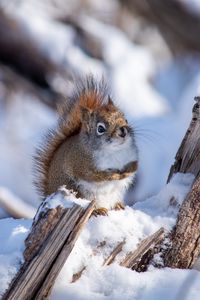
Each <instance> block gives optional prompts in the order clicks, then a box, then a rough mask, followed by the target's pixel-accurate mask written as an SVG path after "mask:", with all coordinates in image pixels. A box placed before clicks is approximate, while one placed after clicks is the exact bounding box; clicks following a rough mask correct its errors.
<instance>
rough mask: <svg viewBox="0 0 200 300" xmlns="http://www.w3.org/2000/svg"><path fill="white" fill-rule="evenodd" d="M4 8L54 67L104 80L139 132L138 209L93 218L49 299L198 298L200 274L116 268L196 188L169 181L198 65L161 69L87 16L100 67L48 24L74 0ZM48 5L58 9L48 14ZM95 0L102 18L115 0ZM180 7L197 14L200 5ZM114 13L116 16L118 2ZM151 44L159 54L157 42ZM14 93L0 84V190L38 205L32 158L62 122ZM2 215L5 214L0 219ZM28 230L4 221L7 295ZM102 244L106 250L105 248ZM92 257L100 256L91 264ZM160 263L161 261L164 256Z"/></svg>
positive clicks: (1, 249) (71, 36)
mask: <svg viewBox="0 0 200 300" xmlns="http://www.w3.org/2000/svg"><path fill="white" fill-rule="evenodd" d="M4 2H5V3H6V5H4V6H6V9H7V10H8V11H9V12H10V13H11V14H14V15H16V16H17V17H18V18H19V19H20V20H21V22H22V26H23V27H24V28H25V30H26V32H27V33H28V34H29V35H30V36H31V37H32V38H34V39H35V41H36V43H37V46H38V47H39V48H40V49H41V50H42V51H43V52H44V53H46V55H48V56H49V57H50V58H51V60H52V61H53V62H54V63H56V64H58V65H59V66H61V67H62V68H66V69H67V70H68V67H69V69H71V70H73V72H74V74H82V75H84V74H86V73H88V72H92V73H94V74H95V75H98V76H101V75H102V74H104V75H105V77H106V78H107V80H108V82H109V84H110V86H111V95H112V97H113V98H114V100H115V102H116V103H117V104H118V105H119V107H121V108H122V110H123V111H124V112H125V113H126V115H127V119H128V120H129V122H130V123H131V124H132V125H133V128H134V130H135V135H136V141H137V145H138V148H139V170H138V179H137V181H136V187H135V188H134V189H133V191H131V192H130V194H129V195H128V199H127V202H128V203H129V204H131V205H132V204H133V203H134V206H133V207H128V206H127V207H126V209H125V210H124V211H110V212H109V216H108V217H102V216H99V217H98V218H94V217H92V218H91V219H90V221H89V223H88V224H87V226H86V227H85V229H84V230H83V232H82V233H81V236H80V238H79V239H78V241H77V243H76V245H75V248H74V249H73V252H72V254H71V255H70V257H69V259H68V261H67V262H66V264H65V265H64V267H63V269H62V271H61V273H60V275H59V277H58V279H57V280H56V284H55V287H54V289H53V292H52V296H51V299H53V300H62V299H63V300H64V299H73V300H74V299H79V300H81V299H94V298H96V299H124V300H127V299H131V300H139V299H142V300H143V299H144V300H145V299H148V300H151V299H152V300H158V299H163V300H167V299H170V300H171V299H174V300H176V299H187V300H189V299H194V300H197V299H199V295H200V275H199V273H198V272H197V271H195V270H177V269H168V268H164V269H160V270H158V269H156V268H154V267H153V266H150V267H149V269H148V271H147V272H145V273H137V272H134V271H131V270H128V269H126V268H122V267H120V266H119V265H118V263H117V262H119V261H120V259H121V258H122V257H124V256H125V254H126V253H127V252H128V251H130V250H133V249H135V248H136V247H137V245H138V243H139V242H140V240H141V239H143V238H146V237H147V236H148V235H150V234H152V233H154V232H155V231H156V230H158V229H159V228H160V227H161V226H163V227H164V228H165V229H166V230H167V231H168V230H170V229H171V228H172V227H173V226H174V224H175V222H176V217H177V212H178V209H179V207H180V205H181V203H182V201H183V199H184V198H185V196H186V194H187V192H188V190H189V188H190V185H191V183H192V180H193V177H192V176H191V175H190V174H178V175H177V176H175V177H174V178H173V179H172V181H171V182H170V184H168V185H166V179H167V176H168V173H169V168H170V166H171V165H172V163H173V160H174V157H175V154H176V151H177V149H178V147H179V145H180V142H181V140H182V138H183V136H184V134H185V131H186V129H187V128H188V124H189V122H190V120H191V112H192V106H193V104H194V102H193V98H194V96H196V95H197V94H199V92H200V72H199V66H200V59H199V58H198V57H190V56H188V57H185V56H184V57H177V58H170V59H169V57H168V59H167V60H166V61H165V62H162V63H161V62H160V61H159V58H158V57H155V56H154V55H153V54H152V52H150V50H149V48H148V47H145V46H142V45H136V44H135V43H133V42H132V41H130V39H129V38H128V36H126V35H125V34H124V33H122V31H121V30H120V29H117V27H114V26H111V25H108V24H103V22H102V21H97V20H95V19H94V17H91V16H90V17H88V16H87V17H86V16H83V14H80V20H81V22H82V24H83V25H84V26H85V28H86V30H88V31H89V32H90V33H91V34H94V33H95V36H97V37H98V39H99V41H100V43H101V45H102V51H103V60H98V59H94V58H93V57H90V56H89V55H87V54H86V53H85V52H84V51H83V50H82V49H81V48H80V47H79V45H77V43H76V42H75V31H74V29H72V27H70V26H69V25H66V24H59V23H58V22H56V21H55V20H52V18H51V17H50V15H54V16H55V15H56V14H57V12H58V8H59V5H61V3H62V5H63V8H64V11H65V12H66V11H69V12H70V9H71V8H72V6H73V7H76V5H77V3H78V1H77V0H76V1H70V5H71V6H70V5H69V4H68V3H65V1H63V0H57V1H51V0H47V1H45V2H44V3H42V2H41V1H38V0H37V1H20V3H18V4H17V7H16V6H15V5H14V2H15V1H13V2H12V1H11V2H9V5H8V4H7V2H8V1H4ZM47 2H48V3H50V2H51V5H50V7H49V6H48V5H46V3H47ZM54 2H55V3H57V5H56V4H55V5H54ZM58 2H59V5H58ZM89 2H92V3H93V5H94V7H96V8H95V9H97V10H101V14H102V15H104V16H105V14H106V10H105V9H104V6H105V8H106V5H105V4H107V2H108V1H105V0H104V2H103V3H104V4H103V5H102V3H101V5H100V4H99V2H98V1H89ZM182 2H183V3H184V4H185V5H188V7H190V9H192V10H193V11H195V12H196V13H199V7H200V6H199V4H200V1H198V0H193V1H188V0H184V1H182ZM109 5H111V7H112V6H113V7H114V10H115V9H117V7H115V6H116V5H117V4H116V1H112V4H109ZM56 6H57V7H56ZM68 6H70V9H68ZM47 7H48V9H47ZM77 7H78V6H77ZM65 9H66V10H65ZM110 9H111V10H112V9H113V8H110ZM72 10H73V9H72ZM58 15H59V14H58ZM136 27H137V22H136ZM134 30H135V31H136V30H137V29H136V28H134ZM150 34H151V33H150ZM148 35H149V34H148ZM145 39H146V36H145ZM153 43H154V45H156V46H157V43H158V44H159V40H155V41H154V40H153ZM0 76H1V74H0ZM48 80H49V81H50V82H51V83H52V84H53V86H54V88H55V90H57V91H61V92H62V93H64V94H65V93H66V94H67V93H68V92H69V91H68V88H69V87H70V85H69V84H68V85H67V84H66V82H65V79H63V78H61V77H60V76H59V75H58V76H56V77H53V78H51V76H49V78H48ZM7 93H8V91H7V90H6V88H5V87H4V85H3V83H1V82H0V132H1V133H0V134H1V138H0V186H1V187H2V188H1V191H4V194H3V195H4V196H5V195H7V196H8V195H9V197H10V195H12V194H8V193H10V192H9V190H10V191H11V193H13V194H14V197H18V198H21V199H23V200H24V201H27V202H28V203H31V204H32V205H33V206H34V207H36V206H38V205H39V201H38V196H37V194H36V192H35V190H34V188H33V185H32V179H33V178H32V175H31V173H32V160H31V156H32V153H33V152H34V147H35V145H36V144H38V141H39V140H41V138H42V135H43V133H44V132H45V131H46V128H49V127H52V126H53V125H54V124H55V122H56V114H55V113H54V112H53V111H52V110H51V109H50V108H47V107H46V106H45V105H44V104H42V103H41V102H39V101H38V99H37V98H36V97H33V96H32V95H30V94H29V93H27V92H25V91H19V90H17V91H15V93H13V92H11V93H10V94H9V101H8V102H6V104H5V103H4V98H6V95H7ZM2 100H3V101H2ZM9 103H12V105H9ZM5 189H6V190H5ZM5 191H6V194H5ZM159 191H160V192H159ZM152 195H154V196H152ZM66 198H67V201H66V199H64V198H63V196H61V194H59V195H57V196H56V197H55V195H54V196H53V197H52V196H51V197H50V199H49V200H51V205H50V206H49V207H51V208H53V207H56V206H58V205H63V206H64V207H71V205H73V203H74V201H75V199H74V196H73V195H70V196H69V197H66ZM85 201H86V200H76V203H77V204H83V205H87V204H88V203H87V202H85ZM137 201H139V202H137ZM48 203H49V202H48ZM20 209H21V208H20ZM0 214H1V216H5V213H4V212H2V211H0ZM31 214H32V212H31ZM31 222H32V220H13V219H11V218H7V219H3V220H0V295H1V294H2V293H3V291H4V290H5V289H6V287H7V285H8V283H9V281H10V280H11V278H12V277H13V276H14V274H15V273H16V272H17V270H18V268H19V265H20V263H21V262H22V261H23V257H22V252H23V250H24V239H25V238H26V236H27V234H28V232H29V228H30V226H31ZM124 239H126V244H125V245H124V247H123V253H122V254H120V255H119V256H118V258H117V262H116V263H114V264H112V265H111V266H109V267H102V263H103V261H104V259H105V258H106V257H107V256H108V255H109V253H110V252H111V251H112V249H113V247H115V246H116V245H117V244H118V243H119V242H120V241H123V240H124ZM103 242H106V245H105V246H102V247H100V248H99V247H98V245H99V246H100V245H102V244H103ZM93 251H95V253H96V255H95V256H94V255H93V256H92V257H91V254H93ZM155 259H156V260H160V259H161V258H160V256H159V255H157V256H156V258H155ZM161 262H162V261H161ZM84 265H87V268H86V269H85V270H84V272H83V274H82V276H81V278H80V279H79V280H78V281H77V282H76V283H73V284H72V283H70V281H71V278H72V275H73V274H74V273H76V272H78V271H80V269H81V268H82V267H83V266H84Z"/></svg>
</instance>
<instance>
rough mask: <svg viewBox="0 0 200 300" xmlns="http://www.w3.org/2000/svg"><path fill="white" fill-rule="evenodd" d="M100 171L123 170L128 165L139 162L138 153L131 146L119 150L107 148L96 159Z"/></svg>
mask: <svg viewBox="0 0 200 300" xmlns="http://www.w3.org/2000/svg"><path fill="white" fill-rule="evenodd" d="M95 160H96V167H97V169H98V170H107V169H119V170H120V169H122V168H123V167H124V166H125V165H126V164H127V163H129V162H131V161H136V160H137V152H136V150H135V149H134V148H133V147H131V145H125V147H121V148H119V149H112V148H105V149H103V150H101V151H98V152H97V154H96V157H95Z"/></svg>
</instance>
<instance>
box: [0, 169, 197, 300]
mask: <svg viewBox="0 0 200 300" xmlns="http://www.w3.org/2000/svg"><path fill="white" fill-rule="evenodd" d="M192 181H193V175H191V174H176V175H175V176H174V178H173V179H172V180H171V182H170V183H169V184H167V185H166V186H165V187H164V188H163V189H162V190H161V191H160V193H159V194H158V195H157V196H154V197H151V198H149V199H147V200H145V201H144V202H140V203H137V204H136V205H135V206H134V207H128V206H127V207H126V208H125V210H121V211H109V214H108V216H106V217H105V216H98V217H97V218H96V217H92V218H90V220H89V222H88V223H87V225H86V226H85V228H84V229H83V231H82V233H81V235H80V237H79V239H78V241H77V243H76V245H75V247H74V249H73V251H72V253H71V254H70V256H69V258H68V260H67V262H66V263H65V265H64V267H63V269H62V271H61V272H60V274H59V276H58V278H57V280H56V283H55V286H54V289H53V292H52V295H51V299H56V300H59V299H63V300H64V299H93V298H94V297H95V298H97V299H104V298H106V299H122V297H123V299H133V300H134V299H169V298H170V299H176V295H177V293H180V290H179V288H181V286H182V285H184V282H185V281H187V282H190V283H191V277H194V276H195V279H196V280H195V282H193V281H192V290H191V291H189V295H190V297H191V295H192V299H198V296H197V295H199V291H200V276H199V275H198V273H197V272H196V271H194V270H193V271H191V270H187V271H186V270H185V271H180V270H172V269H161V270H158V269H155V268H154V267H153V266H150V267H149V270H148V271H147V272H145V273H137V272H135V271H132V270H129V269H126V268H124V267H121V266H119V264H118V262H119V261H121V260H122V258H123V257H125V255H126V254H127V253H128V252H129V251H133V250H134V249H136V248H137V245H138V243H139V242H140V241H141V240H142V239H144V238H146V237H147V236H149V235H150V234H153V233H154V232H155V231H156V230H158V229H159V228H160V227H161V226H163V227H164V228H165V229H166V230H170V229H171V228H172V226H174V224H175V221H176V217H177V213H178V209H179V206H180V205H181V203H182V201H183V199H184V198H185V196H186V194H187V192H188V191H189V189H190V187H191V184H192ZM62 190H63V191H64V188H62ZM51 197H52V196H51ZM54 198H55V199H54V200H55V201H53V202H52V207H55V206H57V205H64V206H66V205H67V207H68V205H69V203H70V201H72V202H73V199H72V198H73V195H70V197H68V198H70V199H71V200H70V201H69V202H68V201H66V203H65V202H63V199H61V198H60V196H59V197H57V196H55V197H54ZM83 202H84V201H83ZM84 203H85V202H84ZM0 226H1V228H5V231H4V232H0V242H1V245H3V246H2V247H1V249H0V265H1V268H0V275H1V277H0V278H1V279H0V294H2V293H3V291H4V290H5V289H6V287H7V285H8V283H9V281H10V280H11V278H12V277H13V276H14V274H15V273H16V272H17V270H18V268H19V265H20V262H22V261H23V257H22V252H23V250H24V239H25V238H26V236H27V234H28V232H29V228H30V226H31V221H30V220H29V221H24V220H13V219H4V220H1V221H0ZM123 240H125V241H126V243H125V245H124V246H123V249H122V252H121V253H120V254H119V255H118V256H117V259H116V261H115V263H113V264H112V265H111V266H102V265H103V262H104V260H105V258H107V257H108V256H109V254H110V253H111V252H112V250H113V248H114V247H115V246H116V245H117V244H118V243H119V242H121V241H123ZM83 267H86V268H85V270H84V271H83V273H82V276H81V278H80V279H79V280H78V281H76V282H75V283H71V280H72V276H73V274H75V273H77V272H79V271H80V270H82V269H83ZM175 279H176V280H175ZM166 295H167V296H166ZM166 297H167V298H166ZM188 299H191V298H188Z"/></svg>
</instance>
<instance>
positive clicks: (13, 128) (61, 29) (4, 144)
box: [0, 0, 200, 217]
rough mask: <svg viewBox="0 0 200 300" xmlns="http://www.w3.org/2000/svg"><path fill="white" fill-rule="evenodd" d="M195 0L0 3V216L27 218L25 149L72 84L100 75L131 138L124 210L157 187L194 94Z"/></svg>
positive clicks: (199, 25)
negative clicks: (132, 171)
mask: <svg viewBox="0 0 200 300" xmlns="http://www.w3.org/2000/svg"><path fill="white" fill-rule="evenodd" d="M199 37H200V0H165V1H160V0H120V1H119V0H118V1H117V0H102V1H97V0H43V1H39V0H29V1H26V0H9V1H7V0H0V217H5V216H8V215H12V216H14V217H20V216H24V217H31V216H33V215H34V212H35V208H36V207H37V206H38V204H39V197H38V195H37V193H36V191H35V188H34V186H33V183H32V182H33V171H32V169H33V167H32V166H33V162H32V155H33V153H34V149H35V147H36V145H38V143H40V141H41V139H42V135H43V134H44V133H45V132H46V130H47V128H49V127H53V126H55V124H56V118H57V116H56V106H57V104H58V103H59V102H60V101H63V100H65V99H67V96H68V95H69V94H70V93H71V90H72V79H73V78H74V77H79V76H83V75H84V74H87V73H88V72H92V73H93V74H94V75H96V76H97V77H101V75H102V74H103V75H104V76H105V77H106V78H107V81H108V83H109V85H110V89H111V95H112V97H113V98H114V100H115V101H116V103H117V104H118V105H119V106H120V107H121V108H122V109H123V111H124V112H125V113H126V114H127V118H128V120H129V121H130V123H131V124H132V125H133V127H134V129H135V135H136V140H137V144H138V147H139V156H140V166H139V173H138V178H137V181H136V183H135V188H134V189H132V190H131V191H130V192H129V194H128V195H127V202H128V203H129V204H133V203H134V202H136V201H142V200H144V199H145V198H147V197H149V196H151V195H152V194H155V193H157V192H158V191H159V189H160V188H161V187H162V186H163V185H164V184H165V183H166V179H167V176H168V173H169V168H170V166H171V164H172V163H173V160H174V156H175V153H176V151H177V149H178V147H179V145H180V142H181V140H182V138H183V136H184V134H185V131H186V129H187V127H188V124H189V122H190V120H191V111H192V106H193V104H194V96H197V95H198V89H199V87H200V69H199V66H200V56H199V54H200V39H199Z"/></svg>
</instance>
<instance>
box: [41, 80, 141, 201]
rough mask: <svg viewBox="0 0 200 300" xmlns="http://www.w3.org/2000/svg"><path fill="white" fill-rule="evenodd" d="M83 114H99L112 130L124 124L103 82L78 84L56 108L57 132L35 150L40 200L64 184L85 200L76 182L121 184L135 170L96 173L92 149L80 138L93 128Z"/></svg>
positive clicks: (129, 166)
mask: <svg viewBox="0 0 200 300" xmlns="http://www.w3.org/2000/svg"><path fill="white" fill-rule="evenodd" d="M84 110H85V114H86V115H87V113H88V112H90V111H95V112H97V111H98V115H99V116H100V117H101V115H103V116H105V117H106V120H109V123H110V124H111V128H112V126H114V125H116V124H115V122H116V120H118V123H119V124H121V125H123V124H126V121H125V119H124V116H123V114H122V113H121V112H120V111H119V110H118V109H117V108H116V106H114V104H113V103H112V101H111V99H110V98H109V96H108V91H107V86H106V84H105V82H104V80H103V79H102V80H101V81H100V82H96V81H95V80H94V78H93V77H92V76H88V77H87V78H86V79H85V80H82V81H79V82H78V84H77V85H76V88H75V92H74V94H73V96H72V97H71V98H70V99H68V101H67V103H65V104H64V105H63V106H62V107H60V108H59V120H58V125H57V128H56V129H54V130H50V131H49V132H48V134H47V137H46V142H45V143H44V145H43V146H42V147H40V148H39V149H38V150H37V153H36V156H35V161H36V170H37V176H36V180H35V184H36V186H37V188H38V190H39V192H40V194H41V195H42V196H47V195H49V194H51V193H53V192H55V191H56V190H57V188H58V187H59V186H61V185H64V184H65V185H66V186H67V188H68V189H73V190H75V191H77V192H78V196H80V197H81V196H82V197H84V195H82V194H81V189H79V186H78V180H80V179H81V180H85V181H87V182H91V181H95V182H100V181H110V180H120V179H123V178H126V177H128V176H130V175H131V174H132V173H133V172H135V171H136V169H137V162H132V163H129V164H127V165H126V166H124V168H123V169H122V170H117V169H112V170H105V171H100V170H97V169H96V166H95V162H94V160H93V150H94V149H90V148H89V147H88V146H87V145H85V144H84V143H83V140H81V137H80V136H81V134H79V132H80V130H81V128H82V130H86V131H87V130H88V128H87V127H89V126H93V124H88V123H87V122H86V121H84V122H85V123H84V122H83V120H82V118H83V114H84ZM86 117H87V116H86ZM112 123H113V124H112ZM121 125H120V126H121ZM84 126H85V127H86V128H85V129H84Z"/></svg>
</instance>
